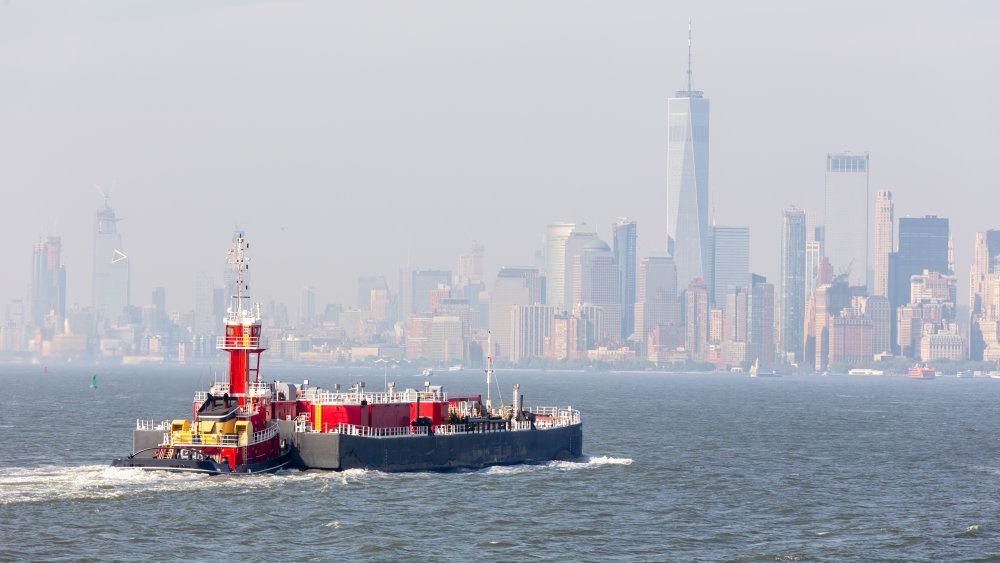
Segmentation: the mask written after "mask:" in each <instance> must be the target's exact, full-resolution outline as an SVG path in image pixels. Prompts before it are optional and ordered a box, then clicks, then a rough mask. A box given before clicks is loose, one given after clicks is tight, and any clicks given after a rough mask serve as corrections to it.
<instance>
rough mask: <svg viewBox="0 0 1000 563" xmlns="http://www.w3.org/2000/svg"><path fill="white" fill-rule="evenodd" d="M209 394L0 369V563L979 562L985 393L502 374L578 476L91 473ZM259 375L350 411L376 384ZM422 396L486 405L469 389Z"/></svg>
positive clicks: (955, 386) (990, 513)
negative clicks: (356, 391) (573, 430)
mask: <svg viewBox="0 0 1000 563" xmlns="http://www.w3.org/2000/svg"><path fill="white" fill-rule="evenodd" d="M219 369H220V370H221V369H222V368H221V367H220V368H219ZM210 373H211V371H210V370H209V369H207V368H206V367H204V366H202V367H184V366H172V367H168V366H151V367H150V366H140V367H128V366H122V367H115V368H108V367H104V366H82V365H57V366H49V367H48V368H47V369H44V368H43V367H42V366H36V365H6V366H0V385H2V386H3V389H4V391H3V393H2V394H0V560H3V561H6V560H10V561H24V560H46V561H53V560H74V561H76V560H94V561H96V560H102V561H104V560H122V561H161V560H177V559H185V560H208V559H219V558H226V559H236V560H243V561H270V560H274V559H276V558H280V559H283V560H299V561H326V560H333V559H346V560H379V561H381V560H385V561H396V560H398V561H413V560H420V561H435V560H441V561H444V560H448V561H452V560H521V559H534V560H542V561H557V560H558V561H565V560H621V561H634V560H692V559H701V560H747V561H776V560H843V559H864V560H889V559H895V560H911V561H912V560H945V559H974V558H1000V494H998V488H1000V435H998V432H997V429H998V428H1000V380H990V379H958V378H955V377H938V378H937V379H936V380H930V381H915V380H909V379H905V378H890V377H847V376H831V377H818V376H817V377H804V376H795V377H791V376H786V377H782V378H756V379H752V378H749V377H746V376H743V375H732V374H725V375H723V374H712V375H695V374H655V373H598V372H582V373H570V372H540V371H501V372H498V377H499V379H500V382H501V388H500V389H501V392H502V398H503V399H505V401H506V402H508V403H509V401H510V388H511V385H512V384H513V383H520V384H521V389H522V392H523V393H524V395H525V404H526V405H529V406H531V405H558V406H567V405H570V406H572V407H574V408H577V409H579V410H581V411H582V414H583V417H584V452H585V454H586V455H585V456H584V457H583V458H582V459H579V460H574V461H558V462H550V463H545V464H540V465H523V466H509V467H493V468H487V469H481V470H465V471H450V472H421V473H401V474H390V473H382V472H378V471H359V470H352V471H346V472H340V473H337V472H322V471H308V472H299V471H282V472H280V473H278V474H275V475H261V476H252V477H241V478H234V477H204V476H198V475H179V474H167V473H159V472H152V473H147V472H139V471H129V470H119V469H112V468H110V467H108V463H109V462H110V460H111V459H112V458H114V457H118V456H121V455H123V454H127V453H128V451H129V449H130V447H131V432H132V429H133V428H134V426H135V421H136V419H137V418H146V419H157V420H163V419H171V418H184V417H190V415H191V409H192V398H193V395H194V393H195V391H197V390H201V389H205V388H207V386H208V384H209V383H210V382H211V378H212V376H211V375H210ZM95 374H96V375H97V387H96V388H91V386H90V384H91V382H92V376H93V375H95ZM265 375H266V376H267V377H268V378H269V379H274V378H277V379H282V380H288V381H301V380H302V379H309V380H310V382H311V383H312V384H314V385H319V386H323V387H332V386H333V384H334V383H340V384H341V385H342V386H346V385H348V384H350V383H352V382H356V381H358V380H365V381H366V382H367V388H368V389H369V390H376V389H378V388H381V386H382V385H383V377H384V376H383V372H382V371H378V370H371V371H367V370H362V371H357V370H347V369H330V368H306V367H299V366H282V365H279V364H274V365H269V366H268V367H267V370H266V373H265ZM389 379H390V380H394V381H396V384H397V389H404V388H406V387H418V386H420V385H422V384H423V382H424V380H425V379H427V378H425V377H423V376H421V375H420V374H419V373H411V372H401V371H396V370H393V372H390V373H389ZM430 379H431V382H432V383H434V384H443V385H444V386H445V389H446V390H447V391H451V392H455V393H463V392H474V393H475V392H485V388H484V377H483V374H482V372H481V371H479V370H464V371H461V372H445V373H435V374H434V375H433V376H432V377H431V378H430ZM493 393H494V400H495V399H496V390H495V389H494V391H493Z"/></svg>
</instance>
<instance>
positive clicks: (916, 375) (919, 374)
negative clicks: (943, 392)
mask: <svg viewBox="0 0 1000 563" xmlns="http://www.w3.org/2000/svg"><path fill="white" fill-rule="evenodd" d="M907 375H908V376H909V378H910V379H934V378H935V377H937V370H935V369H934V368H932V367H928V366H925V365H920V364H917V365H915V366H913V367H912V368H910V371H908V372H907Z"/></svg>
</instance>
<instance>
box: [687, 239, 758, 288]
mask: <svg viewBox="0 0 1000 563" xmlns="http://www.w3.org/2000/svg"><path fill="white" fill-rule="evenodd" d="M711 233H712V236H711V263H710V264H711V266H710V270H709V274H710V277H709V284H708V292H709V296H708V300H709V303H710V304H712V305H717V306H721V305H723V304H724V303H725V299H726V295H727V294H728V293H729V292H730V291H731V290H732V288H734V287H741V288H743V290H744V291H746V290H747V289H749V287H750V227H720V226H713V227H712V231H711ZM678 279H679V278H678Z"/></svg>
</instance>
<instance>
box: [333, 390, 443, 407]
mask: <svg viewBox="0 0 1000 563" xmlns="http://www.w3.org/2000/svg"><path fill="white" fill-rule="evenodd" d="M418 397H419V398H420V400H421V401H442V402H443V401H447V400H448V393H445V392H443V391H442V392H434V391H413V390H408V391H393V392H391V393H386V392H377V393H356V392H350V391H349V392H347V393H338V392H336V391H321V392H318V393H316V395H315V398H314V399H313V403H314V404H321V405H343V404H347V405H357V404H359V403H361V401H365V402H367V403H368V404H370V405H371V404H384V403H415V402H417V398H418Z"/></svg>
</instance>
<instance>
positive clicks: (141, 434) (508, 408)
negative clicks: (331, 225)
mask: <svg viewBox="0 0 1000 563" xmlns="http://www.w3.org/2000/svg"><path fill="white" fill-rule="evenodd" d="M248 247H249V246H248V245H246V243H245V242H244V240H243V238H242V236H239V237H238V238H237V242H236V247H235V248H234V250H233V251H230V255H231V256H233V255H234V256H235V258H234V259H233V260H232V263H233V264H234V265H235V269H236V285H237V287H238V288H239V289H238V291H237V295H236V296H234V300H235V301H234V304H233V307H232V308H230V309H229V311H228V312H227V314H226V333H225V334H226V335H225V336H224V337H221V338H220V340H219V343H218V347H219V349H221V350H225V351H227V352H228V353H229V355H230V360H229V377H228V380H227V381H222V382H216V383H215V384H213V385H212V387H211V388H210V389H209V390H208V391H207V392H204V391H202V392H198V393H197V394H196V395H195V397H194V405H193V407H194V408H193V417H192V419H191V420H188V419H175V420H172V421H162V422H158V421H152V420H139V421H137V423H136V429H135V430H134V431H133V434H132V453H131V454H129V455H128V456H126V457H122V458H118V459H115V460H114V461H113V462H112V464H111V465H112V466H114V467H121V468H134V469H145V470H167V471H186V472H196V473H205V474H209V475H239V474H250V473H262V472H268V471H275V470H278V469H280V468H282V467H286V466H287V467H295V468H299V469H333V470H343V469H378V470H382V471H415V470H437V469H450V468H457V467H472V468H476V467H486V466H489V465H508V464H515V463H531V462H543V461H550V460H566V459H575V458H578V457H580V456H581V455H582V449H583V423H582V421H581V417H580V411H578V410H575V409H573V408H570V407H566V408H559V407H525V406H524V397H523V395H521V392H520V386H519V385H514V392H513V398H512V401H511V402H510V403H509V404H504V403H503V401H499V402H500V404H499V405H495V404H494V401H493V398H492V397H491V395H490V387H491V385H492V384H493V382H494V373H493V358H492V356H487V358H488V363H487V365H488V368H487V370H486V389H487V391H486V400H485V401H484V400H483V398H482V396H481V395H478V394H476V395H459V396H454V395H451V396H450V395H449V394H448V393H446V392H445V391H444V389H443V388H442V387H441V386H440V385H430V383H429V382H425V383H424V386H423V388H422V389H405V390H403V391H397V390H396V389H395V384H394V383H392V382H387V383H386V388H385V390H384V391H378V392H369V391H366V390H365V384H364V382H358V383H356V384H354V385H352V386H351V387H350V388H349V389H348V390H347V391H346V392H342V391H341V390H340V386H339V385H335V386H334V389H333V391H328V390H325V389H321V388H318V387H314V386H311V385H309V382H308V380H307V381H305V382H303V383H301V384H295V383H287V382H283V381H273V382H266V381H264V380H263V379H262V378H261V376H260V372H259V368H260V355H261V353H262V352H264V350H265V349H266V346H265V344H266V343H265V342H264V341H263V339H262V338H261V318H260V306H259V305H254V306H253V307H249V308H248V307H246V306H244V304H243V302H244V300H246V299H249V296H247V295H246V294H245V293H244V290H246V289H247V285H246V283H245V281H244V279H243V277H242V273H241V272H242V270H244V269H245V266H246V259H245V257H244V250H245V249H246V248H248ZM488 342H491V341H488ZM432 373H433V370H431V369H430V368H428V369H426V370H424V373H423V374H422V375H431V374H432Z"/></svg>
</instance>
